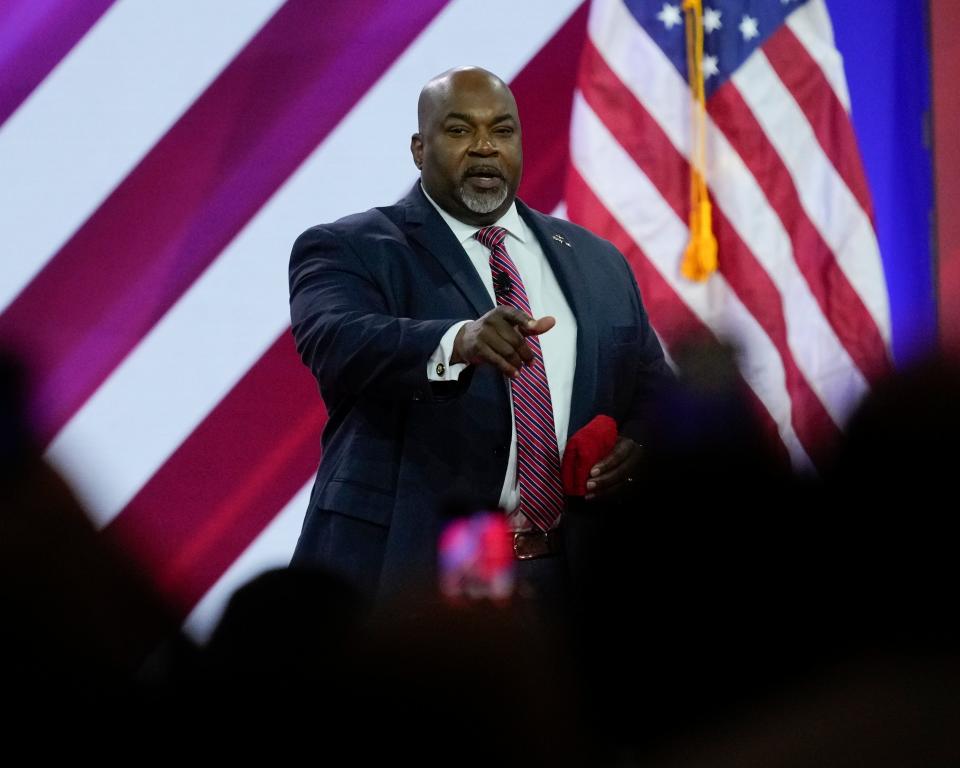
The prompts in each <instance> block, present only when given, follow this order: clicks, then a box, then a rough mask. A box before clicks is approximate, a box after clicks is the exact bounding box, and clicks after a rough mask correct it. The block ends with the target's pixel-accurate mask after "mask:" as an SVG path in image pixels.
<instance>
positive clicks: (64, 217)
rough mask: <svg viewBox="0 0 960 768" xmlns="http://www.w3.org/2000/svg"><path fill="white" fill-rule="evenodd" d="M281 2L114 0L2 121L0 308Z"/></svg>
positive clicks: (82, 278) (80, 278)
mask: <svg viewBox="0 0 960 768" xmlns="http://www.w3.org/2000/svg"><path fill="white" fill-rule="evenodd" d="M280 3H281V0H250V1H249V2H244V3H235V2H232V1H231V0H208V1H207V2H204V3H196V2H192V0H168V1H167V2H163V3H143V2H132V1H131V0H118V2H116V3H114V5H113V6H112V7H111V8H110V9H109V10H108V11H107V12H106V14H104V16H103V17H102V18H101V19H100V21H99V22H98V23H97V24H95V25H94V27H93V28H92V29H91V31H90V34H88V35H87V36H86V37H85V38H84V39H83V40H81V41H80V42H79V43H78V44H77V45H76V46H75V47H74V48H73V49H72V50H71V51H70V53H69V54H68V55H67V56H66V58H64V59H63V60H62V61H61V62H60V64H59V65H58V66H57V67H56V68H55V69H54V70H53V72H51V74H50V76H49V77H47V79H46V80H44V81H43V82H42V83H41V84H40V85H39V86H38V87H37V88H36V89H35V90H34V91H33V93H32V94H31V96H30V98H28V99H27V100H26V101H25V102H24V103H23V104H22V105H21V107H20V109H18V110H17V111H16V112H15V113H14V114H13V115H12V116H11V117H10V118H9V119H8V120H7V121H6V122H5V123H4V124H3V125H2V126H0V177H2V178H3V184H2V185H0V231H2V232H3V233H4V248H5V250H6V252H8V253H11V254H16V258H15V259H10V260H9V261H6V260H5V263H4V278H3V281H2V282H0V309H2V308H4V307H6V306H7V305H8V304H9V303H10V301H12V300H13V298H14V297H15V296H16V295H17V294H18V293H20V291H21V290H23V288H24V287H25V286H26V285H27V283H28V282H29V281H30V280H31V279H33V277H34V276H35V275H36V274H37V273H38V272H39V271H40V269H42V267H43V266H44V265H45V264H46V263H47V261H48V260H49V259H50V258H52V257H53V255H54V254H55V253H56V252H57V250H58V249H59V248H60V247H61V246H62V245H63V243H64V242H66V240H67V239H68V238H69V237H70V235H71V234H72V233H73V232H74V231H75V230H76V228H77V227H78V226H80V225H81V224H82V223H83V222H84V221H86V220H87V218H89V216H90V215H91V213H93V211H95V210H96V209H97V207H98V206H99V205H100V203H101V202H102V200H103V199H104V197H106V196H107V195H108V194H109V193H110V191H111V190H112V189H113V188H114V187H115V186H116V185H117V184H118V183H119V182H120V181H121V180H123V178H124V177H125V176H126V175H127V174H128V173H129V172H130V170H131V169H132V168H133V167H134V166H135V165H136V164H137V162H138V161H139V160H140V158H141V157H143V155H144V154H145V153H146V152H147V151H149V149H150V148H151V147H152V146H153V145H154V144H155V143H156V142H157V140H158V139H159V138H160V137H161V136H163V134H164V133H165V132H166V131H167V130H168V128H169V127H170V126H171V125H173V124H174V123H175V122H176V121H177V119H178V118H179V116H180V115H181V114H182V112H183V111H184V110H185V109H186V108H187V107H188V106H189V105H190V104H191V103H192V102H193V100H194V99H195V98H196V97H197V96H198V95H199V94H200V93H202V92H203V90H204V89H205V88H206V87H207V85H208V84H209V83H210V82H211V81H212V80H213V79H214V78H215V77H216V76H217V74H218V73H219V72H220V70H221V69H223V67H224V66H225V65H227V64H228V63H229V62H230V60H231V59H232V58H233V57H234V56H235V55H236V54H237V52H238V51H239V50H240V49H241V48H242V47H243V46H244V45H245V44H246V43H247V41H248V40H249V39H250V38H251V36H253V35H254V34H255V33H256V31H257V30H258V29H259V28H260V27H261V26H262V25H263V24H264V22H266V20H267V19H268V18H269V16H270V15H271V14H272V13H273V12H274V11H275V10H276V8H277V7H278V6H279V5H280ZM173 51H175V52H176V55H171V53H172V52H173ZM119 62H123V64H122V65H120V64H119ZM102 247H103V249H104V250H109V248H110V244H109V242H106V243H103V244H102ZM97 276H98V275H97V274H94V275H86V274H83V275H77V276H75V277H76V279H77V280H78V281H85V280H90V281H94V280H96V278H97Z"/></svg>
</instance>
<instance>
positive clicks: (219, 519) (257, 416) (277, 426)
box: [105, 334, 326, 615]
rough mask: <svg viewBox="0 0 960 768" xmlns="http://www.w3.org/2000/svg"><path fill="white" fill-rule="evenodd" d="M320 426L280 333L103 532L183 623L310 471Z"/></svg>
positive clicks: (309, 383)
mask: <svg viewBox="0 0 960 768" xmlns="http://www.w3.org/2000/svg"><path fill="white" fill-rule="evenodd" d="M325 420H326V411H325V410H324V408H323V404H322V403H321V401H320V399H319V398H318V397H317V396H316V386H315V384H314V382H313V380H312V378H311V377H310V374H309V372H308V371H307V370H306V369H305V368H304V367H303V365H302V364H301V362H300V360H299V358H298V356H297V354H296V351H295V350H294V348H293V339H292V338H291V337H290V336H289V335H287V334H284V335H283V336H282V337H281V338H279V339H278V340H277V341H276V342H275V343H274V344H273V345H272V346H271V347H270V349H269V350H268V351H267V352H266V354H265V355H264V356H263V357H262V358H261V359H260V360H259V361H258V363H257V364H256V365H254V366H253V367H252V368H251V369H250V371H249V373H248V374H247V375H246V376H244V377H243V379H242V380H241V381H240V382H239V383H238V384H237V386H236V387H235V388H234V390H233V391H232V392H231V393H230V395H229V396H228V397H226V398H224V400H223V401H222V402H221V403H220V404H219V405H218V406H217V407H216V408H215V409H214V410H213V411H212V412H211V413H210V415H209V416H208V417H207V418H206V419H204V421H203V422H202V423H201V424H200V426H199V427H198V428H197V429H196V430H194V432H193V433H192V434H191V435H190V437H189V438H188V439H187V440H186V442H185V443H184V444H183V445H182V446H181V447H180V450H178V451H177V452H176V453H175V454H174V455H173V456H171V458H170V459H169V460H168V461H167V462H166V463H165V464H164V465H163V466H162V467H161V468H160V469H159V471H157V473H156V474H155V475H154V476H153V477H152V478H151V479H150V481H149V482H148V483H147V485H146V486H144V488H143V489H142V490H141V491H140V493H138V494H137V495H136V497H135V498H134V499H133V500H132V501H131V502H130V504H129V505H128V507H127V508H126V509H125V510H124V511H123V512H122V513H121V514H120V515H119V516H118V517H117V518H116V519H115V520H114V521H113V522H112V523H111V524H110V525H109V526H108V527H107V528H106V529H105V532H106V533H107V534H109V535H111V536H116V537H117V538H118V540H120V541H121V542H123V543H124V546H125V547H128V548H131V549H132V550H133V551H134V552H135V554H136V555H137V558H138V560H139V561H140V562H142V563H144V564H146V565H147V566H148V567H149V569H150V571H151V573H152V574H153V576H154V580H155V582H156V583H157V584H158V586H159V588H160V589H161V591H162V593H163V594H164V596H165V597H167V598H168V599H169V600H170V601H171V602H172V604H173V605H175V606H178V607H179V608H180V609H181V610H183V611H184V615H185V614H186V612H187V611H188V610H189V609H190V608H192V607H193V605H195V604H196V602H197V600H199V599H200V598H201V597H202V596H203V594H204V593H205V592H206V591H207V589H209V588H210V586H211V585H212V584H213V583H215V582H216V580H217V579H218V578H219V577H220V576H221V575H222V574H223V572H224V571H225V570H226V569H227V568H228V567H229V565H230V563H231V562H233V560H235V559H236V558H237V556H239V555H240V553H241V552H242V551H243V550H244V549H246V548H247V547H248V546H249V545H250V543H251V542H252V541H253V540H254V538H255V537H256V536H257V535H258V534H259V533H260V532H261V531H262V530H263V528H264V526H266V525H267V524H268V523H269V522H270V520H272V519H273V517H274V516H275V515H276V514H277V512H278V511H279V510H280V509H281V508H282V507H283V505H284V504H286V503H287V501H289V499H290V497H291V496H292V495H293V494H294V493H295V492H296V491H297V490H298V489H299V488H300V487H301V486H302V485H303V483H304V480H305V479H306V478H307V477H309V476H310V474H311V473H312V472H313V471H314V470H315V468H316V465H317V461H318V459H319V453H320V451H319V444H320V433H321V430H322V427H323V424H324V422H325Z"/></svg>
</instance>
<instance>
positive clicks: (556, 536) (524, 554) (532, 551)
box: [513, 528, 563, 560]
mask: <svg viewBox="0 0 960 768" xmlns="http://www.w3.org/2000/svg"><path fill="white" fill-rule="evenodd" d="M562 545H563V537H562V536H561V534H560V531H559V530H558V529H556V528H554V529H553V530H551V531H517V532H516V533H514V534H513V554H514V557H516V558H517V560H535V559H536V558H538V557H554V556H555V555H559V554H560V551H561V549H562Z"/></svg>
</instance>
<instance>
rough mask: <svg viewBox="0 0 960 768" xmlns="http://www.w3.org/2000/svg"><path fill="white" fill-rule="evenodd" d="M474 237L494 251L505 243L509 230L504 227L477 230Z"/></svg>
mask: <svg viewBox="0 0 960 768" xmlns="http://www.w3.org/2000/svg"><path fill="white" fill-rule="evenodd" d="M474 237H475V238H477V240H479V241H480V242H481V243H482V244H483V245H485V246H487V248H489V249H490V250H491V251H492V250H493V249H494V248H495V247H497V246H498V245H502V244H503V241H504V240H506V239H507V230H505V229H504V228H503V227H484V228H483V229H480V230H477V233H476V234H475V235H474Z"/></svg>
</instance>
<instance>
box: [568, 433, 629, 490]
mask: <svg viewBox="0 0 960 768" xmlns="http://www.w3.org/2000/svg"><path fill="white" fill-rule="evenodd" d="M616 444H617V422H615V421H614V420H613V419H611V418H610V417H609V416H603V415H600V416H595V417H594V418H593V420H592V421H591V422H590V423H589V424H587V425H586V426H585V427H583V428H582V429H579V430H577V432H576V434H574V435H573V437H571V438H570V439H569V440H568V441H567V447H566V449H565V450H564V452H563V464H562V465H561V466H560V478H561V479H562V480H563V492H564V493H565V494H567V496H585V495H586V494H587V480H588V479H589V477H590V470H591V469H593V467H594V465H595V464H596V463H597V462H598V461H600V460H601V459H603V458H606V456H607V455H608V454H609V453H610V451H612V450H613V446H615V445H616Z"/></svg>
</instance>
